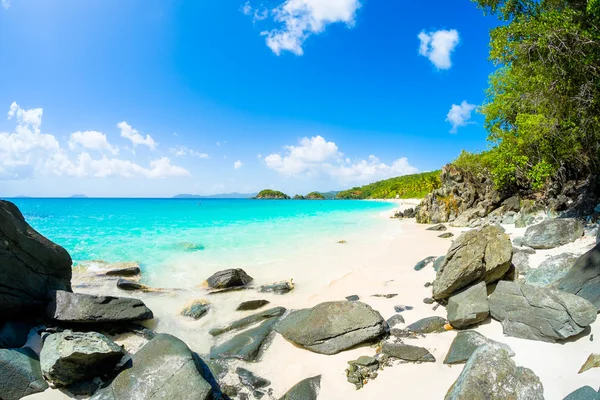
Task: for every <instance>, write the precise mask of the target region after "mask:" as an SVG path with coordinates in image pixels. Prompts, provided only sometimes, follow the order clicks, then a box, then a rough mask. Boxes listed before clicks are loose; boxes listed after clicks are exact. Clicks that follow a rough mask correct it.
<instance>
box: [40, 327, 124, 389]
mask: <svg viewBox="0 0 600 400" xmlns="http://www.w3.org/2000/svg"><path fill="white" fill-rule="evenodd" d="M123 355H124V351H123V349H122V348H121V347H119V346H118V345H117V344H116V343H114V342H113V341H112V340H110V339H108V338H107V337H106V336H104V335H102V334H100V333H97V332H71V331H64V332H60V333H54V334H51V335H49V336H48V337H47V338H46V340H45V341H44V346H43V347H42V351H41V353H40V363H41V366H42V373H43V375H44V377H45V378H46V380H48V381H49V382H52V384H53V385H54V386H55V387H62V386H67V385H71V384H73V383H77V382H81V381H84V380H87V379H92V378H94V377H96V376H102V375H104V374H107V373H109V372H111V371H112V370H113V369H114V368H115V366H116V365H117V363H118V362H119V361H120V360H121V358H122V357H123Z"/></svg>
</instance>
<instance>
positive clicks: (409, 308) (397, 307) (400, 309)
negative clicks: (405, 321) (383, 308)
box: [394, 305, 413, 313]
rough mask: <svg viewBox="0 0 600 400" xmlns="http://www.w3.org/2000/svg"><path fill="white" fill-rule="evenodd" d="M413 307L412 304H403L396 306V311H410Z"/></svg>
mask: <svg viewBox="0 0 600 400" xmlns="http://www.w3.org/2000/svg"><path fill="white" fill-rule="evenodd" d="M412 309H413V307H412V306H403V305H397V306H394V311H396V312H397V313H401V312H403V311H410V310H412Z"/></svg>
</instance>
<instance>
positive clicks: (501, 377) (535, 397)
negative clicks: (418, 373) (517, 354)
mask: <svg viewBox="0 0 600 400" xmlns="http://www.w3.org/2000/svg"><path fill="white" fill-rule="evenodd" d="M510 354H511V353H510V352H509V351H507V350H505V349H499V348H497V347H495V346H481V347H479V348H478V349H477V350H475V351H474V352H473V355H471V357H470V358H469V361H467V363H466V364H465V367H464V368H463V370H462V372H461V374H460V376H459V377H458V379H456V381H455V382H454V384H453V385H452V386H451V387H450V389H449V390H448V393H447V394H446V397H445V400H506V399H511V400H543V399H544V388H543V386H542V383H541V382H540V379H539V378H538V377H537V376H536V375H535V374H534V373H533V371H531V370H530V369H528V368H524V367H517V366H516V364H515V362H514V361H513V360H512V359H511V358H510V357H511V355H510Z"/></svg>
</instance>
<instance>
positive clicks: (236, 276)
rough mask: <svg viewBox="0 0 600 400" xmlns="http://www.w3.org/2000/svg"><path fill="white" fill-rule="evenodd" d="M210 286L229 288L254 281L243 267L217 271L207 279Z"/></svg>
mask: <svg viewBox="0 0 600 400" xmlns="http://www.w3.org/2000/svg"><path fill="white" fill-rule="evenodd" d="M206 282H207V283H208V286H209V287H211V288H213V289H227V288H232V287H238V286H245V285H247V284H248V283H250V282H252V277H251V276H250V275H248V274H247V273H246V272H245V271H244V270H243V269H240V268H237V269H226V270H224V271H218V272H215V273H214V274H213V275H211V277H210V278H208V279H207V280H206Z"/></svg>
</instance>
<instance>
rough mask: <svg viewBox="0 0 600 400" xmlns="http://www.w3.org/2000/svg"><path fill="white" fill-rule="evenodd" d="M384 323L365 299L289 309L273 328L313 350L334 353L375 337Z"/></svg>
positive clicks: (381, 332)
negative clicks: (288, 312)
mask: <svg viewBox="0 0 600 400" xmlns="http://www.w3.org/2000/svg"><path fill="white" fill-rule="evenodd" d="M384 325H385V321H384V320H383V318H382V317H381V315H380V314H379V313H378V312H377V311H375V310H373V309H372V308H371V307H370V306H369V305H367V304H365V303H362V302H358V301H355V302H350V301H334V302H328V303H321V304H318V305H316V306H315V307H313V308H309V309H304V310H298V311H292V312H291V313H290V314H289V315H288V316H286V317H285V318H284V319H282V320H281V321H280V322H279V323H278V324H277V325H276V327H275V330H276V331H277V332H279V333H280V334H281V335H282V336H283V337H284V338H286V339H287V340H289V341H291V342H294V343H296V344H298V345H300V346H303V347H304V348H306V349H308V350H311V351H314V352H315V353H321V354H336V353H339V352H340V351H343V350H346V349H349V348H351V347H353V346H356V345H358V344H361V343H364V342H366V341H369V340H373V339H375V338H377V337H379V336H380V335H382V334H383V333H384V331H385V327H384Z"/></svg>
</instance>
